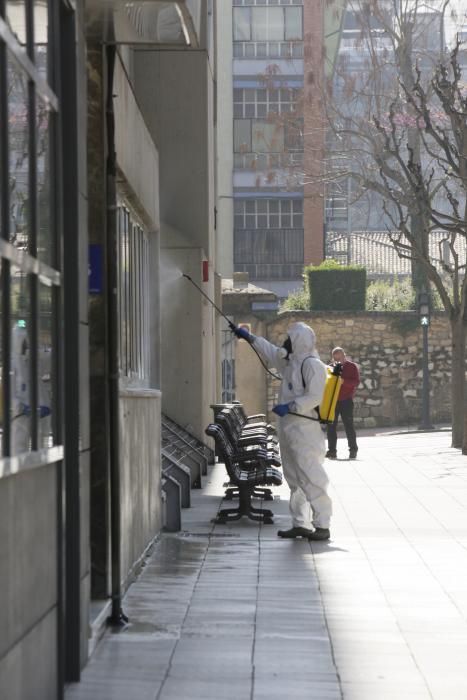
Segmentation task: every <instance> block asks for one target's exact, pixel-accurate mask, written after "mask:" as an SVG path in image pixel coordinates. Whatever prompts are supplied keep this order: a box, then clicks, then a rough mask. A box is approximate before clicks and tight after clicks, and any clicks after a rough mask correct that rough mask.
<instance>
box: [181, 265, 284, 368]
mask: <svg viewBox="0 0 467 700" xmlns="http://www.w3.org/2000/svg"><path fill="white" fill-rule="evenodd" d="M182 275H183V277H186V279H187V280H188V281H189V282H191V284H192V285H193V286H194V287H196V289H197V290H198V292H199V293H200V294H202V295H203V297H204V298H205V299H207V301H208V302H209V303H210V304H211V306H213V307H214V308H215V309H216V311H217V312H218V313H219V314H220V315H221V316H222V317H223V318H225V320H226V321H227V323H228V324H229V328H230V330H231V331H232V333H235V325H234V324H233V323H232V321H231V320H230V319H229V318H228V317H227V316H226V315H225V313H224V312H223V311H221V309H219V307H218V306H216V304H215V303H214V302H213V301H212V299H210V298H209V297H208V295H207V294H206V293H205V292H203V290H202V289H201V287H200V286H199V285H197V284H196V282H195V281H194V280H192V279H191V277H190V276H189V275H187V274H185V273H184V272H183V273H182ZM250 347H251V349H252V350H253V351H254V352H255V353H256V355H257V357H258V359H259V361H260V362H261V364H262V365H263V367H264V369H265V370H266V372H268V373H269V374H270V375H271V376H272V377H274V378H275V379H279V380H282V377H281V376H280V375H279V374H275V373H274V372H271V370H270V369H269V367H268V366H267V365H266V364H265V363H264V361H263V358H262V357H261V355H260V354H259V352H258V351H257V350H256V348H254V347H253V345H250Z"/></svg>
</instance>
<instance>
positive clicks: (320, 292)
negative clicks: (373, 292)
mask: <svg viewBox="0 0 467 700" xmlns="http://www.w3.org/2000/svg"><path fill="white" fill-rule="evenodd" d="M305 271H306V274H307V277H308V287H309V290H310V311H364V310H365V297H366V270H365V268H363V267H360V266H356V265H352V266H351V265H348V266H345V267H344V266H343V265H339V264H338V263H334V264H330V261H326V262H325V263H324V264H323V265H320V266H319V267H313V266H310V267H307V268H306V270H305Z"/></svg>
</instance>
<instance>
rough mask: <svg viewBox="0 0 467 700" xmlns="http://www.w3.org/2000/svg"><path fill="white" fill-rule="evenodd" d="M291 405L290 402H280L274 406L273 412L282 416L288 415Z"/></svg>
mask: <svg viewBox="0 0 467 700" xmlns="http://www.w3.org/2000/svg"><path fill="white" fill-rule="evenodd" d="M289 406H290V404H288V403H279V404H277V406H274V408H273V409H272V412H273V413H275V414H276V415H277V416H280V417H281V418H282V417H283V416H286V415H287V413H288V412H289V410H290V408H289Z"/></svg>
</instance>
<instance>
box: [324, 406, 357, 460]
mask: <svg viewBox="0 0 467 700" xmlns="http://www.w3.org/2000/svg"><path fill="white" fill-rule="evenodd" d="M339 416H340V417H341V418H342V422H343V424H344V428H345V434H346V435H347V442H348V443H349V450H357V449H358V447H357V436H356V435H355V428H354V426H353V400H352V399H345V400H344V401H338V402H337V405H336V415H335V417H334V423H331V425H328V450H329V451H330V452H335V451H336V447H337V421H338V420H339Z"/></svg>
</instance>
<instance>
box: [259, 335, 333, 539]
mask: <svg viewBox="0 0 467 700" xmlns="http://www.w3.org/2000/svg"><path fill="white" fill-rule="evenodd" d="M287 333H288V336H289V338H290V341H291V344H292V352H291V353H290V354H289V356H288V358H285V357H284V355H285V351H284V348H283V347H282V348H281V347H277V346H276V345H273V344H272V343H270V342H269V341H267V340H266V339H265V338H261V337H254V338H253V340H252V344H253V346H254V347H255V349H256V350H258V352H259V353H260V354H261V355H262V357H263V358H264V359H265V360H266V361H267V362H268V363H269V364H270V365H272V366H273V367H275V368H276V369H277V370H279V372H280V374H281V376H282V382H281V387H280V394H279V403H280V404H289V409H290V411H293V412H294V413H301V414H303V415H305V416H309V417H310V418H315V419H316V418H317V412H316V411H315V408H316V407H317V406H319V404H320V403H321V399H322V397H323V392H324V385H325V382H326V366H325V365H324V363H323V362H321V360H320V359H319V354H318V352H317V350H316V346H315V333H314V331H313V329H312V328H310V326H307V325H306V323H301V322H299V323H294V324H292V325H291V326H290V327H289V328H288V331H287ZM278 437H279V443H280V449H281V458H282V468H283V471H284V476H285V479H286V481H287V484H288V485H289V487H290V504H289V509H290V514H291V516H292V521H293V527H294V528H295V527H298V528H306V529H310V528H311V526H313V527H314V528H329V524H330V519H331V514H332V502H331V499H330V497H329V495H328V493H327V489H328V485H329V479H328V476H327V474H326V471H325V470H324V467H323V462H324V455H325V452H326V447H325V435H324V433H323V430H322V429H321V425H320V423H319V422H318V421H317V420H308V419H307V418H301V417H299V416H295V415H292V414H291V413H288V414H287V415H285V416H283V417H280V418H278ZM310 508H311V512H310ZM279 534H280V533H279Z"/></svg>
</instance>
